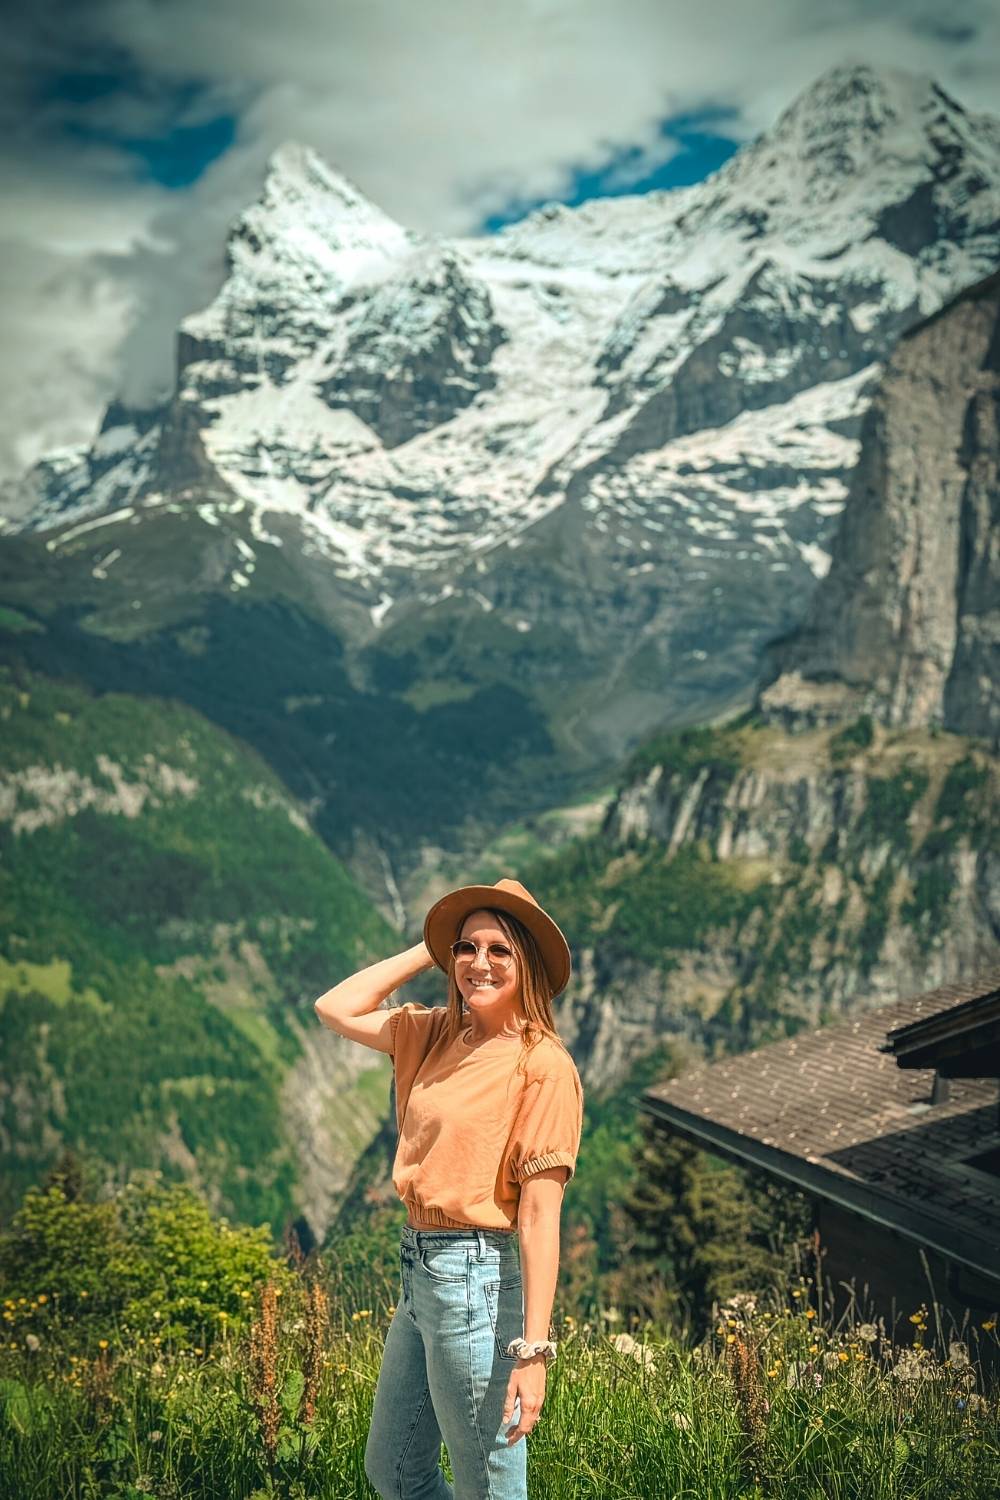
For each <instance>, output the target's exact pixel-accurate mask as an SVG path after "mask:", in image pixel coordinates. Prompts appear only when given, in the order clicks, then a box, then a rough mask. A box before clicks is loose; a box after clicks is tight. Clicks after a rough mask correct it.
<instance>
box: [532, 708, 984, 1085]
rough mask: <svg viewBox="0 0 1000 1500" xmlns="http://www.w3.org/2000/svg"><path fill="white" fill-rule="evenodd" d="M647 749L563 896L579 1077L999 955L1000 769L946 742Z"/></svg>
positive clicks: (814, 737)
mask: <svg viewBox="0 0 1000 1500" xmlns="http://www.w3.org/2000/svg"><path fill="white" fill-rule="evenodd" d="M682 741H683V737H681V739H676V738H674V739H668V740H666V741H664V742H660V743H657V742H654V743H653V744H652V745H651V746H650V747H649V748H648V751H647V752H646V753H645V764H644V765H642V766H641V767H637V768H636V770H635V771H634V773H633V774H632V775H631V777H630V778H629V779H628V780H627V782H626V784H625V785H624V786H623V788H622V789H621V791H620V792H619V794H618V795H617V797H616V798H615V799H614V800H613V802H612V804H611V805H610V807H609V810H608V814H607V817H606V820H605V823H604V827H603V830H602V832H601V835H600V837H599V838H596V839H594V840H592V841H591V842H590V844H589V845H588V846H587V850H586V855H585V857H583V858H580V857H579V856H578V857H577V861H576V864H577V867H578V868H577V871H576V872H575V873H574V874H573V875H572V876H571V877H570V879H569V882H568V884H567V879H566V864H565V863H564V862H562V861H556V862H555V863H554V865H553V866H551V867H550V868H548V869H546V868H545V867H541V868H540V869H539V870H538V871H537V872H532V879H533V881H534V884H533V885H532V889H538V890H540V891H541V892H543V893H545V894H548V895H550V897H551V899H553V900H554V901H555V902H556V903H557V909H558V910H560V913H561V914H562V913H565V914H566V919H567V922H568V925H569V927H570V929H571V931H572V936H573V941H574V952H575V954H576V957H577V968H576V974H575V977H574V981H573V984H572V987H571V991H570V992H569V993H568V994H567V997H566V1000H565V1008H564V1011H563V1014H562V1016H561V1018H560V1028H561V1030H562V1031H563V1032H564V1034H565V1035H566V1036H567V1039H568V1040H569V1041H570V1043H571V1045H572V1047H573V1050H574V1054H575V1055H576V1057H577V1060H578V1063H579V1064H580V1066H581V1069H582V1070H583V1072H584V1075H585V1076H586V1078H587V1079H588V1080H589V1081H590V1082H591V1083H594V1084H597V1085H600V1086H607V1085H611V1084H615V1083H619V1082H621V1081H622V1079H623V1078H624V1076H625V1075H626V1073H627V1071H628V1067H629V1065H630V1064H631V1063H633V1062H635V1061H636V1060H637V1059H638V1058H639V1057H641V1056H642V1055H644V1054H645V1053H646V1052H648V1051H649V1049H650V1048H651V1047H652V1046H653V1045H654V1043H655V1042H657V1041H661V1040H663V1039H681V1040H683V1041H684V1042H685V1043H686V1044H688V1045H689V1046H690V1047H691V1048H692V1049H693V1051H694V1052H695V1054H698V1053H701V1052H705V1051H707V1053H708V1054H709V1055H712V1054H713V1052H714V1051H715V1050H716V1049H723V1050H731V1049H734V1048H735V1049H737V1050H740V1049H743V1048H746V1047H751V1046H754V1045H758V1044H759V1043H761V1042H763V1041H767V1040H769V1039H771V1038H773V1037H776V1036H780V1035H783V1034H785V1033H786V1032H788V1031H792V1030H795V1029H796V1028H797V1027H799V1026H801V1025H813V1026H814V1025H818V1024H821V1023H822V1022H824V1021H826V1020H829V1019H833V1018H836V1017H838V1016H844V1015H846V1014H849V1013H850V1012H852V1011H854V1010H857V1009H863V1008H867V1007H869V1006H872V1005H875V1004H878V1003H880V1002H881V1001H884V1000H888V999H890V998H894V997H897V996H899V995H900V994H906V993H913V992H915V991H917V990H919V989H921V988H926V987H927V985H933V984H937V983H944V982H946V981H948V980H949V979H953V978H955V977H956V976H967V975H971V974H974V973H976V972H977V971H978V970H979V969H981V968H983V967H985V966H986V965H988V964H989V963H992V962H995V961H996V959H997V955H998V952H1000V852H998V851H1000V765H998V763H997V760H996V758H995V757H994V756H991V755H990V754H989V752H988V751H987V750H985V749H984V748H981V747H979V748H977V747H975V746H974V745H972V746H970V743H969V742H968V741H967V740H965V739H964V738H963V737H961V736H956V735H949V734H946V733H944V732H942V731H938V732H928V731H925V730H914V729H908V730H889V729H885V728H883V727H882V726H880V725H878V724H876V723H874V722H873V721H871V720H865V719H862V720H860V721H855V722H854V723H849V724H847V725H846V726H843V727H840V726H838V727H834V728H830V727H826V728H821V729H811V730H802V729H800V732H799V733H797V734H794V735H789V734H788V733H786V732H785V731H784V730H782V729H780V728H778V727H776V726H767V725H761V724H759V723H756V724H755V723H751V722H749V721H744V722H743V723H742V724H740V725H738V726H736V727H729V728H720V729H718V730H715V731H704V732H700V733H699V735H698V736H697V737H696V742H695V743H693V744H691V745H689V746H688V747H687V748H686V749H684V747H683V743H682Z"/></svg>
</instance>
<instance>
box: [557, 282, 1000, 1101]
mask: <svg viewBox="0 0 1000 1500" xmlns="http://www.w3.org/2000/svg"><path fill="white" fill-rule="evenodd" d="M998 411H1000V274H997V275H994V276H991V277H989V278H986V279H985V280H983V281H982V282H980V283H978V284H977V285H976V286H974V287H973V288H971V289H970V290H969V291H967V292H966V293H964V294H963V295H961V296H960V297H958V298H957V299H955V300H954V301H953V302H952V303H950V304H949V305H948V306H947V307H945V308H944V309H943V310H942V311H941V312H940V313H939V314H937V315H936V316H934V317H933V318H931V319H929V320H926V321H924V322H922V323H921V324H920V326H919V327H917V328H916V329H915V330H913V331H912V332H911V333H910V334H908V335H907V336H906V337H904V338H903V339H902V341H901V342H900V345H899V346H898V348H897V350H896V351H895V352H894V354H893V355H892V357H891V358H890V360H889V362H888V365H887V368H886V371H885V375H884V378H883V380H882V381H881V383H880V385H879V387H878V390H877V391H876V394H875V397H874V400H873V402H872V407H871V410H870V412H869V415H868V417H867V419H866V422H865V426H864V430H863V438H862V452H861V457H860V460H859V463H858V467H857V470H856V472H855V476H854V479H853V481H852V484H851V489H850V494H849V497H848V502H847V505H846V507H845V510H844V513H843V516H842V518H841V524H840V530H839V532H838V534H837V536H836V538H835V540H834V544H833V562H832V565H831V568H830V571H829V574H828V575H827V577H826V578H825V580H824V581H823V582H822V583H821V585H820V586H819V588H818V590H817V593H816V595H815V598H814V601H813V604H812V606H811V608H810V610H809V612H808V614H807V617H806V619H805V622H804V623H803V625H802V626H801V627H800V628H799V629H797V630H796V631H795V632H794V633H793V634H792V635H791V636H790V637H788V638H786V639H784V640H781V641H779V642H776V643H775V644H774V645H773V646H772V648H771V652H770V660H769V664H768V671H767V673H766V675H765V678H764V681H763V685H762V687H761V689H760V691H759V695H758V700H757V704H756V706H755V709H754V711H753V712H752V713H751V714H749V715H747V716H745V717H744V719H743V720H742V721H738V722H736V723H731V724H729V725H728V726H721V727H718V728H716V729H715V730H706V731H701V732H699V733H693V734H690V735H688V736H684V735H681V736H674V737H670V736H667V737H664V738H663V739H662V740H654V741H653V742H651V743H650V744H649V745H648V746H647V747H646V748H645V749H644V750H643V751H641V752H639V753H638V754H637V756H636V757H635V758H634V760H633V763H632V767H631V769H630V771H629V772H627V773H626V776H625V778H624V783H623V785H622V787H621V789H620V790H619V792H618V794H617V796H616V797H615V798H614V800H613V801H612V803H611V805H610V807H609V810H608V813H607V817H606V820H605V823H604V827H603V830H602V834H601V837H600V839H599V840H596V841H595V842H594V843H593V844H592V846H591V847H590V849H589V850H588V854H587V857H586V859H584V860H582V861H578V863H579V864H581V866H582V870H583V875H582V877H581V878H579V879H575V880H574V879H571V880H570V881H569V883H568V885H569V891H570V892H571V896H572V902H573V906H572V907H571V910H576V911H582V912H583V913H584V919H583V920H582V921H581V924H580V927H579V940H580V948H581V952H582V963H581V966H580V977H579V980H578V983H577V986H576V988H575V989H574V991H573V996H572V1004H571V1005H570V1007H569V1012H568V1017H567V1019H568V1022H569V1024H570V1025H571V1026H572V1027H574V1028H575V1041H576V1044H577V1046H578V1048H579V1049H580V1052H581V1054H582V1056H583V1058H584V1060H585V1065H586V1067H587V1069H588V1070H589V1074H590V1076H591V1077H597V1078H601V1079H602V1080H604V1081H613V1080H615V1079H617V1078H619V1077H620V1076H621V1075H622V1074H623V1072H624V1070H625V1067H626V1064H627V1062H628V1061H629V1060H630V1058H632V1057H634V1056H635V1055H637V1054H638V1053H641V1052H642V1051H643V1050H645V1049H646V1048H648V1047H649V1045H650V1044H651V1042H652V1041H653V1039H654V1038H659V1037H662V1036H664V1035H667V1036H671V1035H673V1036H683V1037H685V1038H686V1039H687V1040H688V1041H689V1042H690V1043H692V1044H693V1045H694V1046H695V1047H697V1048H703V1047H707V1048H708V1049H709V1050H711V1049H712V1048H714V1047H717V1046H722V1047H733V1046H737V1047H745V1046H749V1045H752V1044H754V1043H755V1042H759V1041H761V1040H765V1039H767V1037H768V1036H771V1035H775V1034H779V1033H780V1032H781V1031H782V1030H784V1029H788V1028H793V1027H795V1026H797V1025H800V1024H802V1023H804V1022H805V1023H808V1024H813V1025H815V1024H817V1023H818V1022H821V1021H823V1020H825V1019H827V1018H828V1017H833V1016H836V1015H840V1014H844V1013H846V1012H849V1011H850V1010H852V1009H856V1008H858V1007H865V1006H869V1005H872V1004H875V1003H877V1002H879V1001H881V1000H887V999H890V998H892V997H895V996H898V995H900V994H905V993H907V992H911V993H912V992H915V991H917V990H919V989H922V988H926V987H927V986H928V985H935V984H940V983H945V982H948V981H949V980H953V979H956V978H963V977H970V976H972V975H974V974H975V973H976V972H977V971H979V970H980V969H983V968H985V967H987V966H988V965H990V964H991V963H995V962H996V960H997V957H998V954H1000V759H998V756H997V753H996V752H997V749H998V748H1000V747H998V735H1000V473H998V466H1000V428H998ZM543 878H544V877H543ZM550 878H552V879H553V880H554V882H555V885H554V889H555V890H558V889H560V884H559V875H558V873H554V874H553V876H551V877H550ZM687 891H692V892H694V893H695V895H696V899H695V900H693V901H688V900H686V892H687ZM563 899H566V897H565V896H564V898H563ZM632 908H635V909H636V910H637V911H638V913H639V915H638V916H637V917H628V918H626V917H625V916H623V915H622V913H623V912H624V913H629V911H630V910H631V909H632ZM671 913H683V922H682V923H681V924H680V929H679V930H675V925H676V924H674V925H672V921H671ZM705 913H708V914H710V920H707V921H706V920H705V918H704V914H705ZM650 935H652V936H653V938H655V941H652V942H651V941H649V940H648V939H649V937H650ZM640 939H642V940H644V941H645V948H646V950H647V951H646V952H645V953H643V952H642V948H641V945H640ZM658 949H659V950H661V951H662V956H661V952H660V951H658ZM664 960H665V961H664Z"/></svg>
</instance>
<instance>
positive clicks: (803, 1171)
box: [636, 1094, 1000, 1284]
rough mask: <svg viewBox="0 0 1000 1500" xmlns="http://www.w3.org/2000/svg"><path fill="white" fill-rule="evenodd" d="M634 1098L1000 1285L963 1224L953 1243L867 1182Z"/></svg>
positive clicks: (991, 1249) (684, 1130)
mask: <svg viewBox="0 0 1000 1500" xmlns="http://www.w3.org/2000/svg"><path fill="white" fill-rule="evenodd" d="M636 1102H637V1103H638V1106H639V1108H640V1109H643V1110H645V1111H646V1113H647V1114H650V1115H652V1116H654V1118H657V1119H660V1120H663V1121H665V1122H666V1123H668V1124H669V1125H670V1126H671V1127H672V1128H673V1129H674V1130H677V1131H679V1132H680V1133H681V1134H682V1135H685V1136H687V1137H689V1138H690V1139H692V1140H693V1141H695V1143H696V1144H698V1145H700V1146H703V1147H705V1148H706V1149H708V1150H714V1151H720V1152H722V1153H723V1155H726V1156H732V1157H735V1158H736V1159H737V1160H738V1161H741V1162H744V1163H746V1164H747V1165H748V1166H753V1167H761V1168H763V1169H764V1170H765V1171H768V1172H771V1173H772V1174H773V1175H774V1176H775V1177H781V1178H783V1179H784V1181H786V1182H788V1183H790V1184H791V1185H792V1186H793V1187H797V1188H800V1189H801V1190H802V1191H803V1192H807V1193H812V1194H813V1195H814V1196H816V1197H819V1198H825V1199H827V1200H828V1201H829V1202H831V1203H836V1204H838V1205H839V1206H840V1207H841V1208H846V1209H848V1210H850V1211H851V1212H853V1213H856V1214H860V1215H861V1217H862V1218H865V1219H868V1220H869V1221H870V1222H872V1223H874V1224H878V1225H879V1226H880V1227H881V1228H883V1229H891V1230H893V1231H894V1232H895V1233H897V1234H900V1235H902V1236H903V1237H904V1238H906V1239H909V1240H912V1241H913V1242H914V1243H915V1244H918V1245H923V1246H925V1247H926V1248H928V1249H933V1250H936V1251H938V1252H939V1253H940V1254H941V1255H943V1256H945V1257H946V1258H947V1259H948V1260H951V1261H955V1262H956V1263H958V1264H961V1265H963V1266H967V1267H968V1268H969V1269H970V1270H972V1271H975V1272H976V1273H977V1274H978V1275H980V1276H985V1277H986V1278H987V1279H988V1280H990V1281H995V1282H997V1283H998V1284H1000V1270H998V1267H997V1264H996V1246H995V1244H991V1242H990V1241H989V1240H988V1239H987V1238H986V1237H985V1236H979V1235H976V1234H974V1233H972V1232H971V1231H969V1230H968V1229H967V1228H965V1227H963V1228H962V1230H961V1243H956V1241H955V1240H952V1239H950V1238H949V1236H948V1233H947V1229H948V1226H947V1225H946V1224H944V1223H940V1222H938V1221H937V1220H935V1219H934V1217H933V1216H931V1215H928V1214H925V1213H921V1212H919V1211H918V1210H914V1209H913V1208H911V1207H910V1206H909V1205H907V1204H905V1203H903V1202H901V1201H900V1200H899V1199H898V1198H894V1197H892V1196H890V1195H889V1194H886V1193H881V1192H879V1191H878V1189H877V1188H874V1187H872V1186H871V1185H870V1184H869V1183H864V1182H860V1181H858V1180H857V1179H853V1178H850V1177H845V1176H842V1175H841V1174H840V1173H839V1172H833V1171H831V1170H830V1169H829V1167H825V1166H823V1164H822V1163H821V1162H817V1161H810V1160H808V1159H807V1158H806V1157H803V1156H796V1155H794V1154H793V1153H792V1152H790V1151H783V1150H782V1149H781V1148H780V1147H778V1146H768V1145H765V1144H764V1142H763V1141H760V1140H758V1139H757V1138H756V1137H755V1136H750V1135H745V1134H744V1133H743V1132H741V1131H737V1130H731V1129H729V1127H728V1126H726V1125H721V1124H719V1122H718V1121H717V1120H706V1119H704V1118H703V1117H702V1116H700V1115H694V1114H691V1113H690V1112H689V1111H688V1110H685V1109H682V1108H681V1107H680V1106H678V1105H675V1104H671V1103H669V1102H668V1101H667V1100H665V1099H661V1098H657V1097H656V1096H654V1095H649V1094H642V1095H639V1096H638V1097H637V1100H636Z"/></svg>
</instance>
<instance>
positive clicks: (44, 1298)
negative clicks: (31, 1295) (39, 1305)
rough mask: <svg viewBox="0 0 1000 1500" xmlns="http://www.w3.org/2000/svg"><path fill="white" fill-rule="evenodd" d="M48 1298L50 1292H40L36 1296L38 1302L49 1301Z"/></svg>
mask: <svg viewBox="0 0 1000 1500" xmlns="http://www.w3.org/2000/svg"><path fill="white" fill-rule="evenodd" d="M48 1300H49V1294H48V1292H39V1294H38V1296H37V1297H36V1298H35V1301H36V1302H48Z"/></svg>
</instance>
